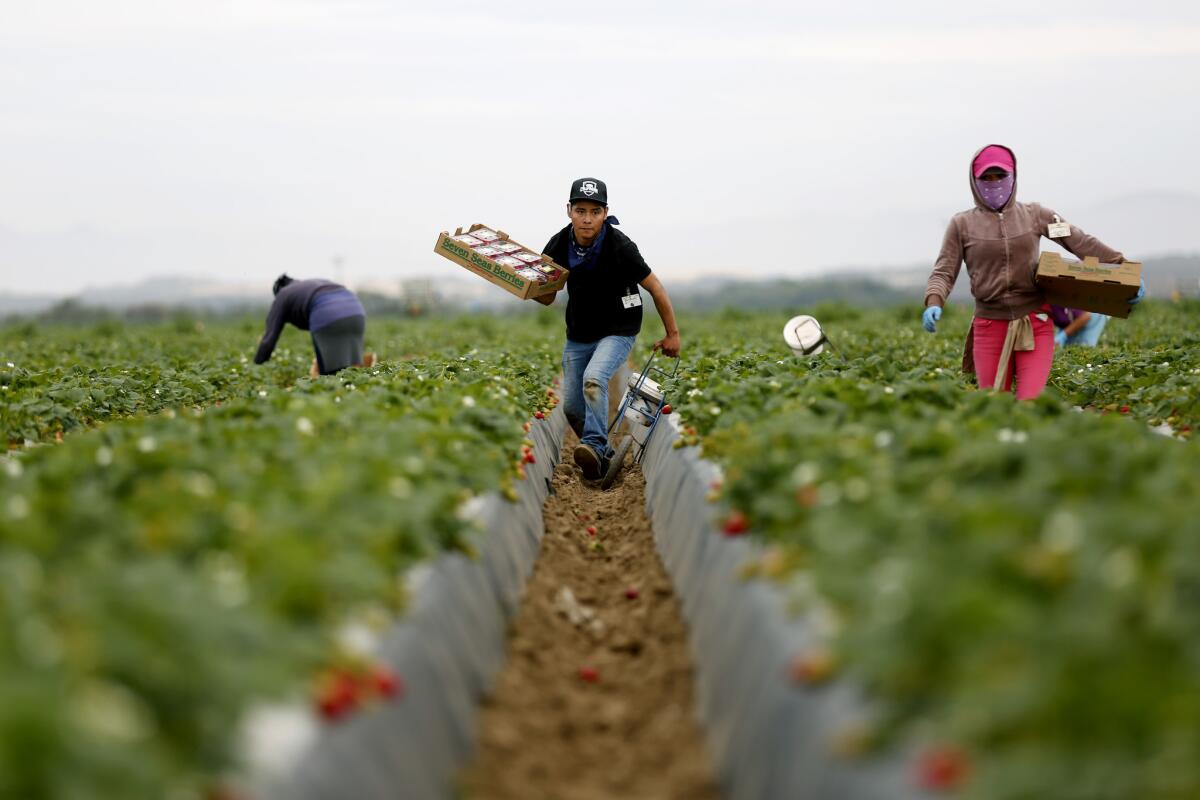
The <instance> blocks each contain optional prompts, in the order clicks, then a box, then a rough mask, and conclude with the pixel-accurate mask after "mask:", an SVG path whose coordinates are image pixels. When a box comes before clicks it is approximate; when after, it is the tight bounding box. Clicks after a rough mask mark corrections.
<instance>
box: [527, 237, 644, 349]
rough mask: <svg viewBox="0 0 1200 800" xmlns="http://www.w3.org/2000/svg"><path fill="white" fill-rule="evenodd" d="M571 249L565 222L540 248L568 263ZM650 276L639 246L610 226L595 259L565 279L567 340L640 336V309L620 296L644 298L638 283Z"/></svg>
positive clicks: (556, 258) (585, 340)
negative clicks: (626, 305)
mask: <svg viewBox="0 0 1200 800" xmlns="http://www.w3.org/2000/svg"><path fill="white" fill-rule="evenodd" d="M570 247H571V226H570V225H567V227H565V228H563V229H562V230H561V231H559V232H558V233H556V234H554V236H553V237H552V238H551V239H550V241H549V242H547V243H546V249H545V250H543V251H542V252H544V253H545V254H546V255H548V256H550V257H551V258H553V259H554V261H555V263H557V264H560V265H562V266H567V265H569V264H570V262H569V261H568V260H567V251H568V249H569V248H570ZM649 275H650V267H648V266H646V261H645V259H643V258H642V254H641V253H640V252H639V251H638V247H637V245H636V244H634V243H633V240H632V239H630V238H629V237H628V236H626V235H625V234H623V233H621V232H620V231H619V230H617V229H616V228H615V227H613V226H612V225H609V226H608V230H607V231H605V233H604V241H603V242H601V244H600V255H599V256H598V257H597V258H596V262H595V263H594V264H592V265H591V266H588V267H584V266H580V267H579V268H577V269H573V270H571V275H570V277H568V278H567V338H568V339H570V340H571V341H572V342H584V343H587V342H595V341H598V340H600V339H603V338H604V337H605V336H637V334H638V331H640V330H641V329H642V307H641V306H640V305H637V306H634V307H632V308H625V305H624V303H622V302H621V298H622V297H625V296H627V295H631V294H633V295H638V297H639V298H640V297H641V295H640V294H639V291H638V284H639V283H641V282H642V281H644V280H645V279H646V278H647V277H648V276H649Z"/></svg>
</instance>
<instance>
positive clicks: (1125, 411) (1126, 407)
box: [1117, 406, 1129, 414]
mask: <svg viewBox="0 0 1200 800" xmlns="http://www.w3.org/2000/svg"><path fill="white" fill-rule="evenodd" d="M1117 410H1118V411H1120V412H1121V413H1122V414H1128V413H1129V406H1121V407H1120V408H1118V409H1117Z"/></svg>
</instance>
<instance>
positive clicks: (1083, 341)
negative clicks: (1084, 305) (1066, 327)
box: [1067, 311, 1108, 347]
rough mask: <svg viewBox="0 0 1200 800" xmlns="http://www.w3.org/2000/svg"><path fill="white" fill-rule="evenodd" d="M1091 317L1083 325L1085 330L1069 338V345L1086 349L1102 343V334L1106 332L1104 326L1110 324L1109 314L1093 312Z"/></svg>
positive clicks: (1082, 329)
mask: <svg viewBox="0 0 1200 800" xmlns="http://www.w3.org/2000/svg"><path fill="white" fill-rule="evenodd" d="M1091 314H1092V315H1091V317H1089V318H1088V321H1087V322H1085V323H1083V328H1081V329H1080V330H1079V331H1077V332H1076V333H1074V334H1073V335H1071V336H1068V337H1067V344H1068V345H1083V346H1084V347H1095V346H1096V343H1097V342H1099V341H1100V334H1101V333H1103V332H1104V326H1105V325H1107V324H1108V315H1107V314H1097V313H1096V312H1095V311H1093V312H1091Z"/></svg>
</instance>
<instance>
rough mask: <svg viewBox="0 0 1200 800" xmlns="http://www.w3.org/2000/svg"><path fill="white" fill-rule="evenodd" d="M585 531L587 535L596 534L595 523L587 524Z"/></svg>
mask: <svg viewBox="0 0 1200 800" xmlns="http://www.w3.org/2000/svg"><path fill="white" fill-rule="evenodd" d="M587 533H588V536H595V535H596V526H595V525H588V526H587Z"/></svg>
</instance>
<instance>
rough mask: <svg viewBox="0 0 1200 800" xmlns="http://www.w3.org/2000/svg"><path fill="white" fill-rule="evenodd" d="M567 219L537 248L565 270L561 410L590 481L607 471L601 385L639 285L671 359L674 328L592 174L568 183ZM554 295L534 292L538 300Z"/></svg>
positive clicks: (633, 316)
mask: <svg viewBox="0 0 1200 800" xmlns="http://www.w3.org/2000/svg"><path fill="white" fill-rule="evenodd" d="M567 217H568V218H570V220H571V222H570V224H569V225H567V226H566V227H565V228H563V229H562V230H561V231H559V232H558V233H556V234H555V235H554V236H553V237H552V238H551V239H550V241H549V242H547V243H546V248H545V250H544V251H543V252H544V253H545V254H546V255H548V256H550V258H552V259H554V261H555V262H556V263H558V264H565V265H566V266H567V267H568V269H570V277H568V278H567V287H566V288H567V342H566V345H565V346H564V347H563V410H564V411H565V412H566V415H567V422H569V423H570V425H571V428H572V429H573V430H574V431H575V433H576V434H577V435H578V436H579V440H580V444H579V446H578V447H576V448H575V463H576V464H578V465H579V468H580V469H582V470H583V474H584V477H586V478H590V479H592V480H596V479H598V478H600V477H601V476H602V475H604V474H605V472H607V470H608V461H609V459H610V458H612V456H613V450H612V448H611V447H609V444H608V382H609V380H610V379H611V378H612V376H613V375H614V374H615V373H616V371H617V370H618V369H620V367H621V365H622V364H624V363H625V361H626V359H628V358H629V353H630V351H631V350H632V349H633V344H634V342H635V341H636V339H637V335H638V332H639V331H640V330H641V328H642V297H641V294H640V293H639V291H638V287H639V286H641V287H643V288H645V290H646V291H647V292H649V293H650V296H651V297H652V298H653V299H654V307H655V308H656V309H657V310H658V316H659V317H660V318H661V319H662V323H663V328H664V329H665V330H666V334H667V335H666V336H664V337H663V338H662V339H660V340H659V341H657V342H655V343H654V349H655V350H658V349H660V348H661V349H662V351H663V353H665V354H666V355H668V356H670V357H671V358H677V357H678V356H679V326H678V325H677V324H676V323H675V312H674V310H673V309H672V308H671V300H670V298H669V297H667V290H666V288H665V287H664V286H663V285H662V282H661V281H659V279H658V278H657V277H656V276H655V275H654V274H653V273H651V272H650V267H648V266H646V262H645V260H643V259H642V254H641V253H640V252H639V251H638V247H637V245H636V244H634V243H633V240H631V239H630V238H629V237H628V236H626V235H625V234H623V233H621V232H620V231H619V230H617V229H616V228H614V227H613V226H614V225H617V224H619V223H618V222H617V218H616V217H610V216H609V215H608V187H607V186H605V185H604V181H601V180H597V179H596V178H580V179H579V180H577V181H575V182H574V183H572V184H571V195H570V199H569V200H568V201H567ZM556 294H557V292H554V293H549V294H544V295H540V296H538V297H535V298H534V299H535V300H537V301H538V302H539V303H541V304H542V305H547V306H548V305H550V304H551V303H553V302H554V297H555V295H556Z"/></svg>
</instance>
